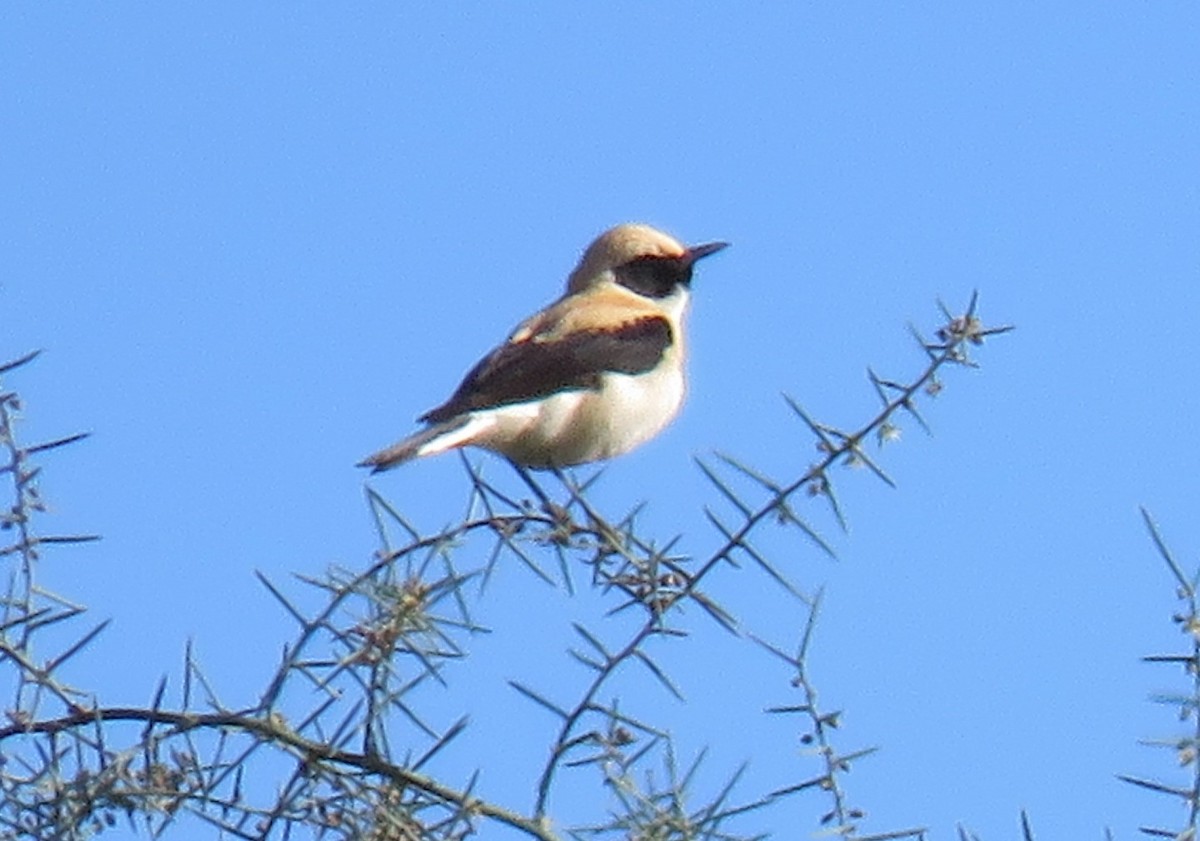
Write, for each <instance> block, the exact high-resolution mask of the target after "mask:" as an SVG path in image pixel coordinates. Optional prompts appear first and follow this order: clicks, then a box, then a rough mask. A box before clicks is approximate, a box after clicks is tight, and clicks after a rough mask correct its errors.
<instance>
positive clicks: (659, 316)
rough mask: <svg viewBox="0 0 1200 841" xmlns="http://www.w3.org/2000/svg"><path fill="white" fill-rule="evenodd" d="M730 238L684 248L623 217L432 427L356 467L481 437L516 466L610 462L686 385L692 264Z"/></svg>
mask: <svg viewBox="0 0 1200 841" xmlns="http://www.w3.org/2000/svg"><path fill="white" fill-rule="evenodd" d="M728 245H729V243H727V242H709V243H706V244H703V245H696V246H691V247H688V246H685V245H683V244H682V243H681V242H679V241H678V240H676V239H675V238H674V237H672V236H670V235H668V234H666V233H664V232H662V231H660V230H657V229H655V228H653V227H651V226H649V225H646V224H641V223H626V224H622V225H617V226H616V227H614V228H611V229H609V230H607V231H605V232H604V233H602V234H601V235H600V236H599V237H597V238H596V239H595V240H594V241H593V242H592V243H591V244H590V245H589V246H588V247H587V249H585V250H584V252H583V256H582V257H581V258H580V260H579V263H578V265H576V267H575V269H574V270H573V271H572V272H571V274H570V275H569V276H568V279H567V288H566V292H565V293H564V294H563V296H562V297H561V298H559V299H558V300H557V301H555V302H554V303H552V304H550V305H549V306H547V307H546V308H545V309H543V310H541V311H540V312H537V313H535V314H534V315H532V316H530V317H529V318H527V319H525V320H524V321H523V322H521V323H520V324H519V325H518V326H517V327H516V329H515V330H513V332H512V333H511V334H510V335H509V337H508V339H507V340H506V341H504V342H503V343H502V344H500V345H499V346H498V347H496V348H495V349H494V350H492V351H491V352H490V353H489V354H487V355H486V356H485V357H483V359H481V360H480V361H479V362H478V363H477V364H476V365H475V366H474V367H473V368H472V369H471V370H470V371H469V372H468V373H467V375H466V376H465V377H464V378H463V381H462V383H461V384H460V385H459V386H458V388H457V390H456V391H455V392H454V393H453V394H452V395H451V396H450V398H449V399H448V400H446V402H444V403H442V404H441V405H440V406H438V407H436V408H434V409H431V410H430V411H428V412H426V413H425V414H423V415H421V417H420V418H418V421H419V422H421V423H423V424H424V425H425V426H424V428H422V429H421V430H419V431H418V432H416V433H414V434H412V435H410V436H408V437H407V438H404V439H402V440H401V441H398V442H397V443H395V444H393V445H392V446H390V447H387V448H386V449H383V450H380V451H379V452H377V453H375V454H373V455H370V456H368V457H367V458H365V459H363V460H362V461H361V462H359V463H358V465H357V466H358V467H367V468H371V471H372V473H378V472H381V471H384V470H388V469H391V468H393V467H396V466H398V465H400V464H403V463H405V462H408V461H411V460H413V459H416V458H420V457H424V456H431V455H435V454H438V453H444V452H447V451H449V450H453V449H458V448H461V447H467V446H474V447H481V448H483V449H487V450H491V451H493V452H496V453H499V454H500V455H502V456H504V457H506V458H507V459H508V460H509V461H511V462H513V463H514V464H516V465H517V466H518V467H525V468H533V469H557V468H563V467H571V466H574V465H578V464H586V463H589V462H595V461H603V460H607V459H610V458H613V457H614V456H619V455H622V454H624V453H627V452H629V451H630V450H632V449H634V448H635V447H637V446H639V445H641V444H644V443H645V442H646V441H648V440H650V439H651V438H653V437H654V436H656V435H657V434H658V433H659V432H661V431H662V430H663V428H665V427H666V426H667V424H669V423H670V422H671V421H672V420H673V419H674V418H675V416H676V415H677V414H678V413H679V409H680V407H681V406H682V404H683V400H684V393H685V390H686V374H685V368H684V349H685V348H684V321H685V317H686V314H687V309H688V300H689V297H690V290H691V283H692V271H693V268H694V266H695V264H696V262H697V261H698V260H701V259H702V258H705V257H708V256H710V255H712V254H716V253H717V252H718V251H721V250H722V249H724V248H726V247H727V246H728Z"/></svg>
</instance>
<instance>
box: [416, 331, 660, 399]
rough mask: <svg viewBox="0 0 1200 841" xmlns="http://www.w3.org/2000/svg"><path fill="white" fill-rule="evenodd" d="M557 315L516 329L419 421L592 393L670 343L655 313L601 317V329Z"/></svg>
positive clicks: (643, 366) (639, 368)
mask: <svg viewBox="0 0 1200 841" xmlns="http://www.w3.org/2000/svg"><path fill="white" fill-rule="evenodd" d="M557 315H558V314H557V313H555V311H554V310H553V309H551V310H548V311H546V312H544V313H542V314H540V315H539V316H534V318H532V319H530V320H529V321H527V322H526V323H525V324H523V325H521V327H519V328H518V329H517V331H516V332H515V333H513V335H512V338H510V339H509V340H508V342H506V343H505V344H503V345H501V346H500V347H498V348H496V350H494V351H492V352H491V353H490V354H489V355H488V356H486V357H484V358H483V359H482V360H480V362H479V364H477V365H476V366H475V367H474V368H472V369H471V371H470V372H469V373H468V374H467V376H466V377H465V378H464V379H463V382H462V385H460V386H459V387H458V390H457V391H456V392H454V396H452V397H451V398H450V399H449V400H447V401H446V402H445V403H443V404H442V405H441V406H438V407H437V408H436V409H433V410H431V411H429V412H426V413H425V414H424V415H422V416H421V418H420V419H421V420H422V421H426V422H428V423H439V422H441V421H444V420H448V419H450V418H452V417H454V416H456V415H460V414H462V413H464V412H470V411H474V410H476V409H493V408H496V407H497V406H506V405H509V404H511V403H523V402H525V401H527V400H535V399H537V398H539V397H545V396H547V395H549V394H553V393H554V392H556V391H567V390H578V389H594V388H598V387H599V385H600V375H601V374H603V373H605V372H620V373H623V374H641V373H644V372H646V371H649V370H650V369H651V368H653V367H654V366H655V365H657V364H658V363H659V361H661V360H662V358H663V354H664V353H666V351H667V348H669V347H670V345H671V342H672V339H673V337H672V333H671V324H670V322H669V321H667V319H666V318H664V317H663V316H661V315H658V314H657V313H649V314H647V313H646V312H645V311H642V312H639V313H633V312H628V311H626V312H624V313H622V315H623V318H622V319H621V320H613V319H606V320H605V322H604V323H603V325H601V324H596V323H595V320H594V319H591V318H589V319H586V321H585V320H583V319H576V318H572V317H564V318H559V317H556V316H557ZM586 322H592V324H590V325H589V324H587V323H586Z"/></svg>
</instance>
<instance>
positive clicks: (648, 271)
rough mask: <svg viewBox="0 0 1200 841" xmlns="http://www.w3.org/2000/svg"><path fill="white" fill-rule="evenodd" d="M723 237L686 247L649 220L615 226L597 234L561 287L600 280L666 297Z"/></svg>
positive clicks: (587, 285)
mask: <svg viewBox="0 0 1200 841" xmlns="http://www.w3.org/2000/svg"><path fill="white" fill-rule="evenodd" d="M727 245H729V243H727V242H710V243H706V244H704V245H696V246H692V247H690V248H689V247H688V246H685V245H684V244H683V243H681V242H679V240H677V239H675V238H674V237H672V236H670V235H668V234H664V233H663V232H662V231H660V230H657V229H656V228H652V227H650V226H649V225H642V224H636V223H628V224H624V225H617V226H616V227H615V228H610V229H609V230H607V231H605V232H604V233H602V234H601V235H600V236H598V237H597V238H596V239H595V241H593V242H592V244H591V245H589V246H588V247H587V250H586V251H584V252H583V257H581V258H580V259H579V265H578V266H576V267H575V271H573V272H571V277H570V279H569V280H568V282H567V292H568V293H570V294H574V293H577V292H582V291H584V290H585V289H590V288H591V287H593V286H595V285H596V284H598V283H604V282H606V281H609V282H614V283H619V284H620V285H622V286H624V287H626V288H627V289H630V290H631V291H633V292H636V293H637V294H639V295H644V296H645V297H647V298H656V299H658V298H666V297H668V296H670V295H672V294H674V293H675V292H676V291H677V290H678V289H680V288H681V287H682V288H686V287H687V286H688V285H689V284H690V283H691V282H692V266H693V265H694V264H695V262H696V261H697V260H699V259H700V258H702V257H707V256H708V255H710V254H715V253H716V252H718V251H720V250H721V249H722V248H725V247H726V246H727Z"/></svg>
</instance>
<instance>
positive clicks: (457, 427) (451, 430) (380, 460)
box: [355, 415, 491, 473]
mask: <svg viewBox="0 0 1200 841" xmlns="http://www.w3.org/2000/svg"><path fill="white" fill-rule="evenodd" d="M490 425H491V423H490V421H488V420H487V419H485V418H480V417H479V416H477V415H459V416H458V417H456V418H451V419H450V420H448V421H443V422H442V423H436V424H434V425H433V426H431V427H429V428H427V429H422V430H421V431H420V432H417V433H415V434H413V435H410V436H408V437H407V438H405V439H404V440H403V441H397V442H396V443H395V444H392V446H390V447H388V448H387V449H384V450H380V451H379V452H377V453H374V454H373V455H369V456H367V457H366V458H365V459H363V460H362V461H360V462H359V463H358V464H357V465H355V466H356V467H369V468H371V472H372V473H381V472H383V471H384V470H390V469H392V468H393V467H396V466H397V465H401V464H404V462H406V461H411V460H412V459H414V458H421V457H422V456H432V455H436V454H438V453H444V452H446V451H447V450H453V449H454V448H455V447H465V446H466V445H468V444H470V443H471V442H472V441H474V440H475V438H476V437H477V436H478V435H479V432H480V431H481V430H482V429H484V428H486V427H488V426H490Z"/></svg>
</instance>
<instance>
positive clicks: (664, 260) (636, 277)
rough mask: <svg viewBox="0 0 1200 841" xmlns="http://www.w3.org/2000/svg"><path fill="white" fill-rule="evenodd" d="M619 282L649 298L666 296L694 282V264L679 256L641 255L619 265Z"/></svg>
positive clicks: (617, 271)
mask: <svg viewBox="0 0 1200 841" xmlns="http://www.w3.org/2000/svg"><path fill="white" fill-rule="evenodd" d="M614 274H616V278H617V283H619V284H621V285H622V286H624V287H625V288H626V289H629V290H631V291H633V292H636V293H638V294H639V295H645V296H646V297H647V298H665V297H667V296H668V295H670V294H671V293H672V292H674V291H675V288H676V287H678V286H687V285H688V284H689V283H691V282H692V265H691V263H690V262H687V261H684V260H683V259H681V258H679V257H639V258H637V259H636V260H631V261H630V262H628V263H626V264H624V265H623V266H618V267H617V268H616V270H615V272H614Z"/></svg>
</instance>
